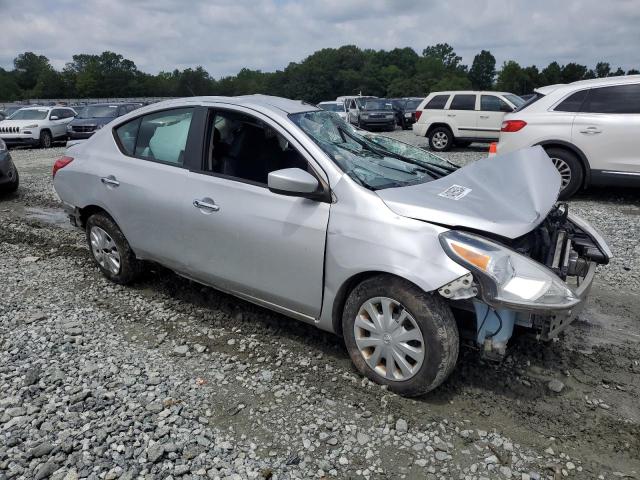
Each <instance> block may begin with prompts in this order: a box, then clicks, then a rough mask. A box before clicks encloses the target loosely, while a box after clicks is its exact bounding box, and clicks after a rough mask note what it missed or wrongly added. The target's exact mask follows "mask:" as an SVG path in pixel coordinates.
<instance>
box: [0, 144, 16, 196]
mask: <svg viewBox="0 0 640 480" xmlns="http://www.w3.org/2000/svg"><path fill="white" fill-rule="evenodd" d="M19 183H20V176H19V175H18V169H16V166H15V165H14V164H13V160H12V159H11V154H10V153H9V149H8V148H7V145H6V144H5V143H4V141H3V140H2V139H0V193H5V192H15V191H16V190H17V189H18V185H19Z"/></svg>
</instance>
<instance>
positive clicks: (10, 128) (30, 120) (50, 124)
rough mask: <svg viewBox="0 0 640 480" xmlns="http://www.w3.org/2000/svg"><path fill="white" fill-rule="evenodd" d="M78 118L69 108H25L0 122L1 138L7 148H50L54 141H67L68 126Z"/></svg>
mask: <svg viewBox="0 0 640 480" xmlns="http://www.w3.org/2000/svg"><path fill="white" fill-rule="evenodd" d="M75 116H76V112H75V110H73V109H72V108H68V107H25V108H21V109H20V110H18V111H16V112H15V113H13V115H11V116H10V117H8V118H7V119H5V120H2V121H1V122H0V138H2V140H4V142H5V143H6V144H7V146H14V145H31V146H39V147H43V148H49V147H50V146H51V145H52V144H53V141H54V140H58V139H60V140H66V138H67V124H68V123H70V122H71V121H72V120H73V118H74V117H75Z"/></svg>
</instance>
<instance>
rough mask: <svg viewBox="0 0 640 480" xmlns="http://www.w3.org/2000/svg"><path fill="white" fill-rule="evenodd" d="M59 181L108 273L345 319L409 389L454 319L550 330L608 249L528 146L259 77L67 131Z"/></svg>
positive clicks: (354, 353)
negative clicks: (345, 112)
mask: <svg viewBox="0 0 640 480" xmlns="http://www.w3.org/2000/svg"><path fill="white" fill-rule="evenodd" d="M54 186H55V189H56V191H57V192H58V195H59V196H60V198H61V199H62V202H63V204H64V206H65V209H66V210H67V212H68V213H69V215H70V218H71V221H72V223H73V224H75V225H77V226H79V227H81V228H83V229H85V231H86V236H87V242H88V246H89V248H90V250H91V253H92V255H93V258H94V259H95V262H96V264H97V265H98V266H99V268H100V270H101V271H102V272H103V273H104V275H105V276H106V277H108V278H109V279H111V280H112V281H114V282H117V283H128V282H131V281H133V280H135V278H136V276H137V275H138V274H140V272H141V271H142V269H143V267H144V261H153V262H157V263H160V264H162V265H165V266H166V267H168V268H170V269H172V270H174V271H175V272H177V273H178V274H179V275H182V276H184V277H187V278H190V279H193V280H195V281H198V282H201V283H203V284H207V285H211V286H214V287H216V288H218V289H220V290H224V291H227V292H231V293H233V294H234V295H237V296H239V297H241V298H244V299H247V300H249V301H251V302H255V303H257V304H259V305H262V306H265V307H267V308H270V309H272V310H275V311H277V312H280V313H282V314H284V315H288V316H290V317H292V318H295V319H298V320H301V321H303V322H308V323H310V324H313V325H316V326H317V327H318V328H321V329H323V330H328V331H331V332H334V333H336V334H339V335H341V336H343V337H344V341H345V344H346V346H347V349H348V351H349V354H350V356H351V359H352V360H353V362H354V364H355V366H356V367H357V368H358V370H359V371H360V372H361V373H362V374H364V375H366V376H367V377H369V378H370V379H372V380H374V381H376V382H379V383H381V384H385V385H388V386H389V387H390V388H391V389H392V390H394V391H396V392H398V393H401V394H404V395H419V394H421V393H424V392H426V391H429V390H431V389H433V388H435V387H437V386H438V385H439V384H440V383H441V382H442V381H444V379H445V378H446V377H447V375H449V373H450V372H451V370H452V369H453V368H454V366H455V364H456V359H457V356H458V348H459V329H463V330H468V331H469V332H470V335H471V337H472V338H474V339H475V341H476V342H477V344H478V345H479V346H480V347H481V348H482V349H483V350H484V352H485V353H486V354H487V355H491V356H494V357H499V356H501V355H503V354H504V353H505V348H506V345H507V341H508V340H509V338H510V337H511V334H512V332H513V329H514V326H515V325H520V326H523V327H526V328H531V329H534V330H536V331H537V332H538V333H539V334H540V336H541V337H542V338H544V339H549V338H553V337H555V336H557V335H558V333H559V332H561V331H562V330H564V329H565V328H567V326H568V325H569V323H570V322H571V321H572V320H573V319H574V318H575V317H576V315H577V314H578V312H579V311H580V308H581V307H582V305H584V302H585V298H586V296H587V293H588V291H589V287H590V286H591V283H592V281H593V278H594V275H595V270H596V269H595V267H596V264H597V263H607V262H608V260H609V257H610V255H611V252H610V251H609V249H608V247H607V245H606V243H605V242H604V240H602V238H601V237H600V236H599V235H598V234H597V233H596V232H595V231H594V230H593V228H591V227H590V226H589V224H588V223H586V222H585V221H584V220H581V219H580V218H578V217H575V216H573V215H572V214H571V213H569V212H568V211H567V206H566V204H562V205H560V206H558V205H556V198H557V194H558V191H559V188H560V175H558V172H557V171H556V170H555V168H553V166H552V165H551V163H550V162H549V158H548V157H547V155H546V154H545V153H544V151H543V150H542V148H540V147H536V148H529V149H525V150H521V151H519V152H516V153H514V154H512V155H504V156H500V157H496V158H491V159H490V158H486V159H483V160H480V161H478V162H475V163H473V164H471V165H469V166H467V167H464V168H461V169H458V168H456V167H455V166H454V165H452V164H451V163H448V162H447V161H446V160H443V159H441V158H439V157H437V156H435V155H433V154H431V153H429V152H426V151H425V150H422V149H420V148H417V147H414V146H411V145H407V144H405V143H402V142H399V141H397V140H394V139H391V138H388V137H385V136H381V135H373V134H369V133H367V132H364V133H363V132H362V131H361V130H358V129H356V128H354V127H352V126H350V125H349V124H347V123H346V122H344V121H343V120H341V119H340V118H338V117H337V116H336V115H335V114H334V113H333V112H325V111H323V110H320V109H318V108H317V107H314V106H311V105H309V104H307V103H303V102H298V101H293V100H286V99H283V98H277V97H267V96H261V95H257V96H247V97H237V98H226V97H202V98H188V99H178V100H170V101H167V102H162V103H158V104H154V105H152V106H149V107H145V108H142V109H140V110H136V111H135V112H132V113H129V114H127V115H126V116H124V117H121V118H119V119H117V120H115V121H114V122H112V123H110V124H108V125H107V126H105V127H104V128H103V129H101V130H99V131H97V132H96V133H95V134H94V135H93V136H92V137H91V138H90V139H89V140H86V141H85V142H81V143H79V144H76V145H73V146H71V147H70V148H69V149H67V153H66V156H65V157H63V158H61V159H60V160H58V161H57V162H56V163H55V165H54ZM212 294H214V293H212Z"/></svg>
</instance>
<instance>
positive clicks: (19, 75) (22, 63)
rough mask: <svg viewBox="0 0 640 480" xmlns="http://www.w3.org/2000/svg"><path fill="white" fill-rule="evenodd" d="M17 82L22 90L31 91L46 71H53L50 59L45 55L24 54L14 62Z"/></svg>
mask: <svg viewBox="0 0 640 480" xmlns="http://www.w3.org/2000/svg"><path fill="white" fill-rule="evenodd" d="M13 66H14V69H15V75H16V82H17V83H18V86H19V87H20V88H21V89H22V90H31V89H32V88H33V87H35V86H36V83H38V77H40V74H41V73H42V72H44V71H47V70H51V69H52V68H51V65H50V64H49V59H48V58H47V57H45V56H44V55H36V54H35V53H33V52H24V53H21V54H20V55H18V56H17V57H16V58H15V59H14V60H13Z"/></svg>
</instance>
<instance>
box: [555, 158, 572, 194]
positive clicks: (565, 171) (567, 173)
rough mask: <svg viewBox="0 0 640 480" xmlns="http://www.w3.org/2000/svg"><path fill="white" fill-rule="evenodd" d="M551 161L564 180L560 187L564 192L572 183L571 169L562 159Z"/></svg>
mask: <svg viewBox="0 0 640 480" xmlns="http://www.w3.org/2000/svg"><path fill="white" fill-rule="evenodd" d="M551 161H552V162H553V165H554V166H555V167H556V170H558V173H560V177H561V178H562V184H561V185H560V187H561V188H562V190H564V189H565V188H567V185H569V183H570V182H571V167H569V165H568V164H567V162H565V161H564V160H562V159H561V158H555V157H554V158H552V159H551Z"/></svg>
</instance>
